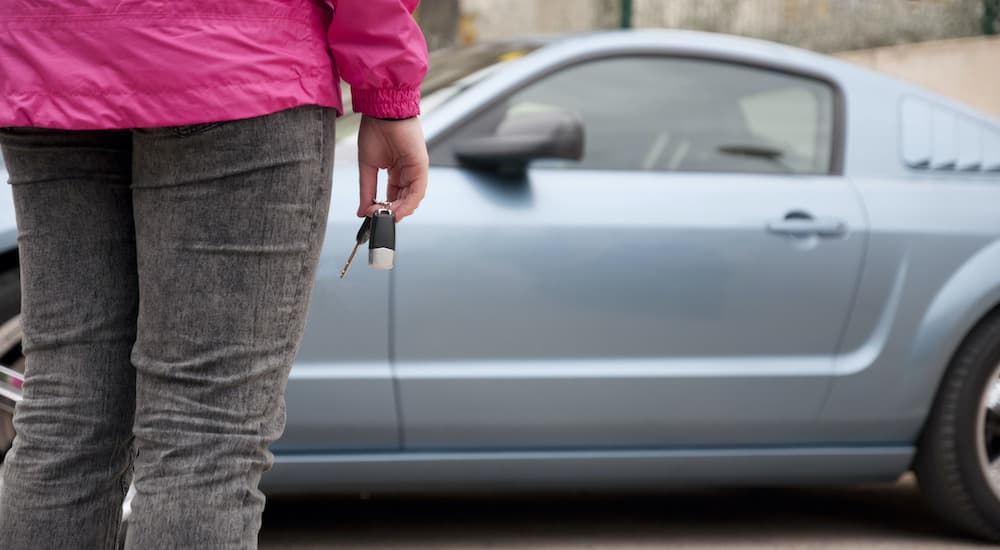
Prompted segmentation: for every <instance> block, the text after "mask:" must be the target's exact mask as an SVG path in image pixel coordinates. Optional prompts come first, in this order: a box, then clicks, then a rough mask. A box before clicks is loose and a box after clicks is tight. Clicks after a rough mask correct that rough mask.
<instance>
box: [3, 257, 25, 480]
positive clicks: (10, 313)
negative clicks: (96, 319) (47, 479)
mask: <svg viewBox="0 0 1000 550" xmlns="http://www.w3.org/2000/svg"><path fill="white" fill-rule="evenodd" d="M20 312H21V278H20V274H19V273H18V268H17V266H14V267H13V268H12V269H8V270H7V271H4V272H2V273H0V327H4V328H5V330H3V331H0V332H5V333H6V335H5V336H2V337H0V364H2V365H3V366H5V367H8V368H12V369H14V370H15V371H17V372H19V373H21V374H24V356H23V355H21V339H20V322H19V321H18V322H16V323H14V320H15V319H18V317H19V314H20ZM12 332H13V333H14V338H16V341H12V340H11V339H10V338H9V337H8V336H9V335H10V334H11V333H12ZM14 435H15V432H14V423H13V418H12V416H11V414H10V413H8V412H7V411H5V410H2V409H0V463H2V462H3V458H4V456H5V455H6V454H7V451H8V450H9V449H10V445H11V443H12V442H13V441H14Z"/></svg>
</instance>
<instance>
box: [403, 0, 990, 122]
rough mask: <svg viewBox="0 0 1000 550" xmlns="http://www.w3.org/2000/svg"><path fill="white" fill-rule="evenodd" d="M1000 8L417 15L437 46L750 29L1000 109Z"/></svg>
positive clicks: (510, 3) (942, 0)
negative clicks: (635, 31) (605, 33)
mask: <svg viewBox="0 0 1000 550" xmlns="http://www.w3.org/2000/svg"><path fill="white" fill-rule="evenodd" d="M998 14H1000V0H878V1H872V0H545V1H539V0H423V1H422V2H421V4H420V7H419V8H418V10H417V19H418V21H419V22H420V25H421V26H422V27H423V29H424V33H425V34H426V36H427V42H428V46H429V47H430V48H431V50H436V49H441V48H447V47H449V46H456V45H463V44H470V43H475V42H479V41H490V40H498V39H510V38H516V37H522V36H531V35H543V34H560V33H581V32H587V31H594V30H605V29H606V30H611V29H618V28H672V29H693V30H700V31H709V32H719V33H728V34H735V35H741V36H748V37H753V38H760V39H764V40H771V41H774V42H781V43H784V44H789V45H792V46H797V47H801V48H806V49H809V50H814V51H818V52H822V53H832V54H836V55H838V56H839V57H843V58H845V59H847V60H849V61H852V62H856V63H860V64H862V65H866V66H868V67H870V68H873V69H876V70H880V71H883V72H886V73H889V74H892V75H894V76H897V77H900V78H903V79H905V80H909V81H912V82H915V83H917V84H920V85H922V86H926V87H928V88H930V89H931V90H934V91H936V92H939V93H943V94H946V95H949V96H952V97H955V98H956V99H960V100H962V101H964V102H965V103H967V104H969V105H971V106H973V107H975V108H977V109H980V110H983V111H986V112H988V113H991V114H993V115H994V116H1000V93H996V90H1000V62H998V61H1000V60H998V57H1000V55H998V51H1000V40H998V39H996V38H995V36H994V35H996V33H997V32H998V30H1000V22H998ZM990 36H994V39H993V40H989V39H988V38H985V37H990ZM927 42H933V43H932V44H927ZM921 43H922V44H921Z"/></svg>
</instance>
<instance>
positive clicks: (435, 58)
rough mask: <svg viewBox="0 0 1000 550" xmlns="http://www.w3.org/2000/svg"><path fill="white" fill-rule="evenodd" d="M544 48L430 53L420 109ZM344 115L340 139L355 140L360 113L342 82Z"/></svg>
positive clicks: (479, 47) (515, 45)
mask: <svg viewBox="0 0 1000 550" xmlns="http://www.w3.org/2000/svg"><path fill="white" fill-rule="evenodd" d="M539 47H541V44H539V43H537V42H526V41H525V42H488V43H483V44H473V45H470V46H458V47H454V48H445V49H442V50H435V51H433V52H431V54H430V58H429V66H428V69H427V77H426V78H424V82H423V84H422V85H421V86H420V96H421V99H420V112H422V113H428V112H430V111H432V110H434V109H435V108H437V107H438V106H440V105H442V104H444V103H445V102H447V101H448V100H450V99H452V98H454V97H455V96H456V95H458V94H460V93H461V92H463V91H464V90H466V89H468V88H469V87H471V86H472V85H474V84H476V83H477V82H479V81H480V80H482V79H483V78H485V77H486V76H488V75H489V74H491V73H492V72H493V71H495V70H496V69H498V68H499V67H500V65H501V64H503V63H504V62H507V61H513V60H515V59H518V58H520V57H523V56H524V55H526V54H529V53H531V52H533V51H534V50H536V49H538V48H539ZM340 90H341V94H342V97H343V99H344V112H345V113H346V114H345V115H344V116H342V117H340V118H339V119H337V141H341V140H344V139H349V138H350V139H353V138H354V136H355V134H357V132H358V126H359V125H360V124H361V115H358V114H357V113H354V112H352V111H351V88H350V86H348V85H347V83H346V82H343V81H341V83H340Z"/></svg>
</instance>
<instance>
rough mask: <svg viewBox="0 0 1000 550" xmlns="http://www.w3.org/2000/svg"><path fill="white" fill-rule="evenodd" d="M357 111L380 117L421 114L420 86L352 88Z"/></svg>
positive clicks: (352, 100) (353, 104)
mask: <svg viewBox="0 0 1000 550" xmlns="http://www.w3.org/2000/svg"><path fill="white" fill-rule="evenodd" d="M351 104H352V106H353V108H354V112H355V113H361V114H364V115H368V116H373V117H378V118H410V117H414V116H417V115H419V114H420V89H419V88H377V89H371V90H364V89H357V88H351Z"/></svg>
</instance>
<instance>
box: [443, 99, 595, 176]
mask: <svg viewBox="0 0 1000 550" xmlns="http://www.w3.org/2000/svg"><path fill="white" fill-rule="evenodd" d="M454 151H455V158H456V159H458V162H459V163H460V164H461V165H462V166H467V167H469V168H475V169H479V170H488V171H491V172H496V173H499V174H502V175H507V176H521V175H523V174H524V172H525V170H527V168H528V164H529V163H530V162H531V161H533V160H535V159H571V160H580V159H581V158H583V122H582V121H581V120H580V117H579V116H577V115H576V114H574V113H570V112H568V111H547V112H532V113H521V114H515V115H508V116H507V118H505V119H504V121H503V122H501V123H500V125H499V126H498V127H497V130H496V133H495V134H494V135H492V136H487V137H481V138H472V139H467V140H465V141H463V142H461V143H458V144H456V145H455V148H454Z"/></svg>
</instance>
